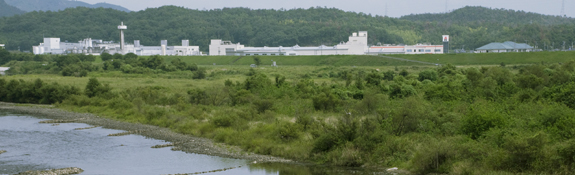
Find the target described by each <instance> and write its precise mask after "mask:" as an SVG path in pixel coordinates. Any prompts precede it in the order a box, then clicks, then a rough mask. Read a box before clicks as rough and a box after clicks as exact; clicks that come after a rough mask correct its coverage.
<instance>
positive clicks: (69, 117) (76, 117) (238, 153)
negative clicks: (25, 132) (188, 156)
mask: <svg viewBox="0 0 575 175" xmlns="http://www.w3.org/2000/svg"><path fill="white" fill-rule="evenodd" d="M0 111H3V112H9V113H16V114H29V115H33V116H39V117H42V118H46V119H52V120H55V121H54V122H57V121H63V122H64V123H66V122H70V121H73V122H75V123H86V124H89V125H94V126H101V127H103V128H108V129H116V130H125V131H128V132H130V131H145V132H137V134H138V135H142V136H145V137H148V138H153V139H158V140H164V141H166V142H170V143H175V146H174V147H173V150H178V151H183V152H186V153H195V154H205V155H211V156H219V157H225V158H235V159H246V160H251V161H256V162H258V163H259V162H262V163H263V162H280V163H289V162H293V161H291V160H287V159H283V158H278V157H273V156H266V155H258V154H253V153H247V152H244V151H242V149H241V148H239V147H236V146H230V145H225V144H220V143H214V142H213V141H212V140H210V139H205V138H199V137H193V136H189V135H183V134H178V133H175V132H173V131H170V130H169V129H167V128H160V127H157V126H151V125H144V124H135V123H127V122H120V121H115V120H111V119H106V118H102V117H99V116H96V115H93V114H87V113H75V112H68V111H63V110H60V109H55V108H53V107H51V106H40V105H30V106H19V105H15V104H13V103H3V102H2V103H0ZM150 146H154V145H150Z"/></svg>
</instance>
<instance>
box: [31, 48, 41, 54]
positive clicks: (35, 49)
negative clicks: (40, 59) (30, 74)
mask: <svg viewBox="0 0 575 175" xmlns="http://www.w3.org/2000/svg"><path fill="white" fill-rule="evenodd" d="M32 50H33V52H34V54H35V55H38V54H40V53H39V52H40V48H39V47H38V46H34V47H32Z"/></svg>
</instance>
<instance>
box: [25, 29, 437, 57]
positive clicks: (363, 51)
mask: <svg viewBox="0 0 575 175" xmlns="http://www.w3.org/2000/svg"><path fill="white" fill-rule="evenodd" d="M127 29H128V27H127V26H125V25H124V23H123V22H122V24H121V25H120V26H118V30H120V43H115V42H112V41H103V40H97V39H91V38H86V39H84V40H82V41H78V42H77V43H69V42H61V40H60V38H44V42H43V43H40V44H39V45H38V46H33V52H34V54H36V55H40V54H92V55H100V54H101V53H109V54H116V53H119V54H127V53H134V54H136V55H140V56H151V55H164V56H165V55H170V56H200V55H205V54H203V53H202V52H201V51H200V47H199V46H190V41H189V40H182V44H181V46H168V41H167V40H162V41H160V46H143V45H141V44H140V41H139V40H135V41H134V43H133V44H126V43H125V41H124V30H127ZM367 42H368V34H367V31H359V32H357V33H352V35H351V36H350V37H349V40H348V41H347V42H341V43H340V44H337V45H335V46H325V45H322V46H317V47H300V46H299V45H297V44H296V45H295V46H292V47H282V46H279V47H266V46H264V47H245V46H244V45H241V44H240V43H235V44H234V43H232V42H231V41H222V40H221V39H212V40H211V43H210V45H209V55H228V56H251V55H270V56H273V55H278V56H280V55H288V56H296V55H378V54H443V53H445V51H444V49H443V48H444V46H446V44H444V45H429V44H417V45H404V46H392V45H384V46H371V47H370V46H369V45H368V43H367ZM445 42H446V41H445V40H444V43H445Z"/></svg>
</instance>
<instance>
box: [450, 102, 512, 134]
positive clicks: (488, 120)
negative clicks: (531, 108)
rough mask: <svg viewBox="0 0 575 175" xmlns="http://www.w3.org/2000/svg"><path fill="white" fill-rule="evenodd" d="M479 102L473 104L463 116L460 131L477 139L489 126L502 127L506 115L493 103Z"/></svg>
mask: <svg viewBox="0 0 575 175" xmlns="http://www.w3.org/2000/svg"><path fill="white" fill-rule="evenodd" d="M485 103H486V102H484V101H483V102H479V103H478V104H475V105H473V106H472V107H471V108H470V109H469V111H468V113H467V114H466V115H465V117H463V121H462V126H461V132H462V133H463V134H465V135H468V136H469V137H471V138H472V139H478V138H479V137H481V136H482V135H483V133H484V132H486V131H488V130H489V129H491V128H496V127H504V126H505V124H506V120H505V119H506V118H507V117H506V116H505V115H504V114H503V113H501V112H500V111H499V110H500V109H499V108H498V107H497V106H494V105H488V104H485Z"/></svg>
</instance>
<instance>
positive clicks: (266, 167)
mask: <svg viewBox="0 0 575 175" xmlns="http://www.w3.org/2000/svg"><path fill="white" fill-rule="evenodd" d="M252 170H259V171H265V172H266V173H269V174H279V175H326V174H329V175H348V174H356V175H387V174H389V173H386V172H385V170H368V169H363V168H349V167H333V166H321V165H304V164H282V163H262V164H254V165H251V166H250V171H252Z"/></svg>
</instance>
